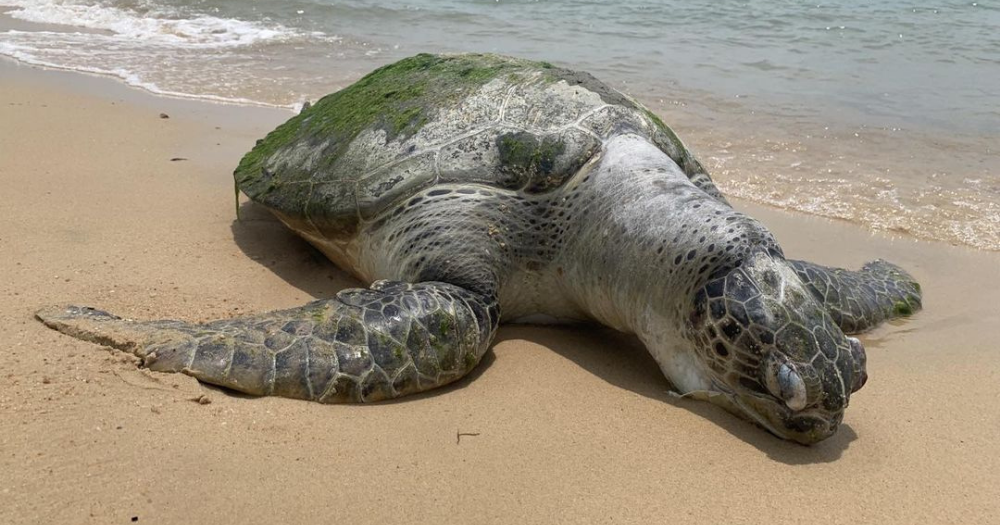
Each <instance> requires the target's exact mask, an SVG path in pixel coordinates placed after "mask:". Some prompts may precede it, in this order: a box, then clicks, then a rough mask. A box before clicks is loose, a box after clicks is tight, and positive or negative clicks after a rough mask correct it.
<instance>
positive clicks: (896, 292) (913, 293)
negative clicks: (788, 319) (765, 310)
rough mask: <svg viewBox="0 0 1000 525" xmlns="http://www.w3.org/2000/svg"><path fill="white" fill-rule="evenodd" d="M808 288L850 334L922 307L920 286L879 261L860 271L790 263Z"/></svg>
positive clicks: (887, 264) (904, 273)
mask: <svg viewBox="0 0 1000 525" xmlns="http://www.w3.org/2000/svg"><path fill="white" fill-rule="evenodd" d="M789 263H791V265H792V268H794V269H795V272H796V273H797V274H798V276H799V278H801V279H802V281H803V283H804V284H805V285H806V287H807V288H808V289H809V290H810V291H811V292H812V293H813V295H814V296H815V297H816V299H818V300H819V301H820V302H821V303H823V305H824V306H825V307H826V309H827V311H829V312H830V315H831V316H832V317H833V320H834V322H836V323H837V324H838V325H839V326H840V328H841V330H843V331H844V333H847V334H853V333H859V332H864V331H867V330H871V329H872V328H875V327H876V326H878V325H879V324H881V323H883V322H885V321H888V320H889V319H895V318H898V317H907V316H910V315H913V314H914V313H916V312H917V311H919V310H920V309H921V308H922V307H923V294H922V292H921V289H920V283H918V282H917V281H916V279H914V278H913V276H911V275H910V274H909V273H907V272H906V270H903V269H902V268H900V267H899V266H896V265H895V264H892V263H890V262H888V261H884V260H882V259H878V260H875V261H871V262H869V263H866V264H865V265H864V266H862V267H861V269H860V270H858V271H851V270H845V269H842V268H828V267H825V266H820V265H818V264H813V263H810V262H806V261H789Z"/></svg>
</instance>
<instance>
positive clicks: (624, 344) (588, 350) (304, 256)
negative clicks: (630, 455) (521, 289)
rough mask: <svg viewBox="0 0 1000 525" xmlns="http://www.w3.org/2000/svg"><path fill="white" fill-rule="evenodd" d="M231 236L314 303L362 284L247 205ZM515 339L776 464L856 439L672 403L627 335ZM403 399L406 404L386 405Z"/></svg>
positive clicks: (537, 330) (808, 458)
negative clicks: (791, 435)
mask: <svg viewBox="0 0 1000 525" xmlns="http://www.w3.org/2000/svg"><path fill="white" fill-rule="evenodd" d="M232 232H233V238H234V239H235V241H236V244H237V246H239V248H240V249H241V250H242V251H243V253H245V254H246V255H247V256H248V257H250V258H251V259H253V260H255V261H257V262H259V263H260V264H261V265H263V266H265V267H267V268H269V269H270V270H271V271H273V272H274V273H275V274H276V275H278V276H279V277H281V278H282V279H284V280H285V281H286V282H288V284H290V285H292V286H294V287H296V288H298V289H300V290H302V291H303V292H305V293H307V294H309V295H310V296H312V297H315V298H323V297H333V296H334V295H335V294H336V293H337V292H338V291H339V290H341V289H343V288H350V287H356V286H361V283H359V282H358V281H357V280H355V279H354V278H353V277H351V276H350V275H348V274H347V273H345V272H343V271H342V270H340V269H339V268H337V267H336V266H334V265H333V263H331V262H330V261H329V260H327V259H326V257H325V256H324V255H323V254H322V253H320V252H319V251H318V250H316V249H315V248H313V247H312V246H311V245H310V244H309V243H307V242H306V241H304V240H302V239H301V238H300V237H298V236H297V235H295V234H294V233H292V232H291V231H290V230H289V229H288V228H286V227H285V226H284V225H283V224H281V222H279V221H278V220H277V219H275V218H274V217H273V216H272V215H271V214H270V213H269V212H268V211H267V210H265V209H264V208H262V207H261V206H258V205H255V204H253V203H250V202H248V203H244V204H242V205H241V206H240V220H239V221H234V222H233V224H232ZM513 339H525V340H529V341H532V342H535V343H538V344H540V345H542V346H545V347H547V348H550V349H551V350H553V351H555V352H556V353H558V354H559V355H561V356H563V357H565V358H566V359H569V360H570V361H573V362H574V363H576V364H577V365H578V366H580V367H582V368H583V369H585V370H587V371H589V372H590V373H592V374H594V375H595V376H597V377H599V378H601V379H603V380H604V381H607V382H608V383H611V384H612V385H615V386H617V387H619V388H624V389H626V390H630V391H632V392H635V393H637V394H639V395H642V396H645V397H648V398H651V399H655V400H658V401H662V402H664V403H668V404H670V405H673V406H676V407H681V408H683V409H685V410H689V411H690V412H692V413H694V414H697V415H699V416H701V417H703V418H705V419H707V420H709V421H711V422H713V423H714V424H716V425H718V426H719V427H721V428H723V429H725V430H726V431H727V432H729V433H730V434H732V435H733V436H735V437H737V438H739V439H741V440H743V441H745V442H747V443H749V444H751V445H753V446H755V447H756V448H758V449H759V450H761V451H762V452H764V453H765V454H767V455H768V457H770V458H771V459H773V460H775V461H779V462H781V463H786V464H790V465H799V464H809V463H826V462H830V461H835V460H837V459H838V458H839V457H840V456H841V455H842V454H843V452H844V451H845V450H847V448H848V447H849V446H850V443H851V442H852V441H854V440H855V439H857V434H855V432H854V430H853V429H851V427H850V426H849V425H846V424H842V425H841V427H840V430H839V431H838V432H837V434H836V435H834V436H833V437H832V438H830V439H828V440H826V441H823V442H822V443H819V444H817V445H813V446H811V447H805V446H801V445H797V444H794V443H791V442H788V441H784V440H781V439H779V438H776V437H774V436H772V435H771V434H769V433H768V432H767V431H765V430H763V429H761V428H759V427H757V426H755V425H753V424H751V423H748V422H746V421H743V420H741V419H739V418H737V417H736V416H733V415H732V414H729V413H727V412H725V411H724V410H722V409H721V408H718V407H715V406H712V405H710V404H708V403H705V402H701V401H693V400H685V399H678V398H676V397H673V396H671V395H670V394H669V393H668V392H669V390H670V388H671V386H670V383H669V382H668V381H667V380H666V378H665V377H664V376H663V374H662V373H661V372H660V369H659V367H658V366H657V364H656V362H655V361H654V360H653V358H652V357H651V356H650V355H649V353H648V352H647V351H646V349H645V348H644V347H643V346H642V344H641V343H639V341H638V340H637V339H636V338H635V337H633V336H629V335H626V334H621V333H618V332H615V331H613V330H610V329H606V328H601V327H588V326H568V327H544V326H527V325H518V326H515V327H504V328H501V329H500V332H499V334H498V335H497V339H496V341H495V342H494V344H496V343H498V342H500V341H507V340H513ZM595 342H596V344H595ZM494 360H495V357H494V355H493V352H492V351H490V352H488V353H487V354H486V356H484V357H483V361H482V363H480V365H479V366H478V367H476V370H474V371H473V372H472V373H471V374H469V375H468V376H466V377H465V378H463V379H462V380H460V381H457V382H455V383H454V384H452V385H449V386H447V387H444V388H440V389H437V390H433V391H431V392H427V393H424V394H420V397H424V396H427V397H432V396H437V395H444V394H447V393H448V392H450V391H452V390H455V389H458V388H463V387H464V386H465V385H467V384H469V382H471V381H474V380H475V379H476V378H477V377H479V376H480V375H482V374H483V373H484V372H485V371H486V370H487V369H488V368H489V366H490V364H491V363H492V362H493V361H494ZM227 393H228V392H227ZM406 400H407V399H405V398H404V399H401V400H398V401H391V402H393V403H396V402H406Z"/></svg>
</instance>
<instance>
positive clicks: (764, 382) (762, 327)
mask: <svg viewBox="0 0 1000 525" xmlns="http://www.w3.org/2000/svg"><path fill="white" fill-rule="evenodd" d="M689 327H690V328H691V329H692V330H693V340H694V341H695V342H696V346H697V347H698V350H699V351H700V353H701V354H702V356H703V357H704V360H705V363H706V364H707V365H708V366H707V368H708V370H709V375H710V378H709V382H710V384H711V387H710V388H711V391H712V396H711V397H710V399H711V400H712V401H713V402H715V403H716V404H720V405H723V406H724V407H725V408H727V409H728V410H730V411H731V412H735V413H737V414H738V415H741V416H743V417H747V418H749V419H751V420H753V421H756V422H757V423H759V424H760V425H762V426H763V427H765V428H767V429H768V430H770V431H771V432H772V433H774V434H776V435H778V436H780V437H782V438H785V439H790V440H792V441H796V442H799V443H802V444H811V443H816V442H818V441H821V440H823V439H826V438H828V437H830V436H831V435H833V433H834V432H835V431H836V430H837V427H838V425H839V424H840V422H841V420H842V419H843V414H844V409H845V408H847V403H848V398H849V397H850V395H851V393H852V392H855V391H857V390H858V389H860V388H861V387H862V386H863V385H864V383H865V380H866V379H867V376H866V373H865V353H864V348H863V347H862V345H861V342H860V341H858V340H857V339H855V338H853V337H847V336H845V335H844V333H843V332H842V331H841V330H840V328H839V327H838V326H837V325H836V324H834V322H833V319H832V318H831V317H830V315H829V314H828V313H827V311H826V310H825V309H824V308H823V306H822V305H821V304H820V303H819V302H818V301H817V300H816V299H815V298H814V297H813V296H812V294H810V293H809V291H808V290H807V289H806V288H805V286H804V284H803V283H802V281H801V280H800V279H799V278H798V276H797V275H796V274H795V271H794V270H793V269H792V268H791V267H790V266H789V265H788V263H787V262H785V260H784V259H783V258H782V257H780V256H777V255H771V254H768V253H766V252H763V251H761V252H757V253H754V254H752V255H750V256H749V257H748V258H747V259H746V260H745V261H744V262H743V264H742V265H741V266H739V267H737V268H735V269H732V270H729V271H728V272H726V273H725V274H723V275H718V276H715V277H714V278H713V279H711V280H710V281H709V282H708V284H706V285H705V286H704V287H703V288H701V289H700V290H698V291H697V292H696V295H695V310H694V314H693V315H692V316H691V322H690V325H689ZM719 394H721V395H719Z"/></svg>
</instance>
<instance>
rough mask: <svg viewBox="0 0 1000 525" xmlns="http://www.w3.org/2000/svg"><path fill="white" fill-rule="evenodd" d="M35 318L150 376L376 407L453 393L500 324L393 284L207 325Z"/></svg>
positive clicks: (482, 301) (95, 313) (453, 294)
mask: <svg viewBox="0 0 1000 525" xmlns="http://www.w3.org/2000/svg"><path fill="white" fill-rule="evenodd" d="M36 315H37V317H38V318H39V319H40V320H41V321H42V322H43V323H45V324H46V325H47V326H49V327H51V328H54V329H56V330H59V331H60V332H63V333H65V334H67V335H71V336H73V337H76V338H78V339H83V340H86V341H91V342H95V343H98V344H103V345H107V346H111V347H113V348H117V349H119V350H123V351H126V352H130V353H133V354H135V355H136V356H138V357H140V358H142V359H143V363H144V365H145V366H147V367H149V368H150V369H151V370H154V371H159V372H181V373H184V374H187V375H190V376H193V377H195V378H197V379H198V380H200V381H204V382H206V383H211V384H215V385H219V386H222V387H226V388H230V389H233V390H237V391H240V392H244V393H247V394H251V395H261V396H263V395H277V396H283V397H292V398H299V399H311V400H315V401H319V402H323V403H337V402H365V401H379V400H382V399H390V398H395V397H400V396H404V395H407V394H412V393H416V392H422V391H425V390H430V389H432V388H436V387H438V386H442V385H445V384H448V383H451V382H452V381H455V380H457V379H459V378H461V377H462V376H464V375H465V374H466V373H468V372H469V371H470V370H472V368H474V367H475V366H476V364H477V363H479V361H480V359H481V358H482V356H483V354H484V353H485V352H486V350H487V348H489V344H490V341H491V340H492V339H493V334H494V333H495V332H496V327H497V324H498V321H499V311H498V309H497V305H496V301H495V299H493V298H487V297H483V296H482V295H480V294H477V293H474V292H470V291H468V290H465V289H464V288H460V287H458V286H454V285H451V284H447V283H440V282H423V283H417V284H408V283H401V282H389V281H380V282H377V283H375V284H373V285H372V288H371V289H367V290H366V289H351V290H345V291H342V292H340V293H339V294H337V297H336V298H335V299H329V300H321V301H314V302H312V303H309V304H307V305H305V306H302V307H299V308H293V309H290V310H281V311H276V312H270V313H266V314H262V315H259V316H254V317H245V318H240V319H232V320H223V321H215V322H211V323H206V324H191V323H184V322H180V321H150V322H138V321H132V320H127V319H122V318H120V317H116V316H114V315H111V314H108V313H106V312H102V311H99V310H94V309H92V308H83V307H76V306H69V307H57V308H48V309H44V310H41V311H39V312H38V313H37V314H36Z"/></svg>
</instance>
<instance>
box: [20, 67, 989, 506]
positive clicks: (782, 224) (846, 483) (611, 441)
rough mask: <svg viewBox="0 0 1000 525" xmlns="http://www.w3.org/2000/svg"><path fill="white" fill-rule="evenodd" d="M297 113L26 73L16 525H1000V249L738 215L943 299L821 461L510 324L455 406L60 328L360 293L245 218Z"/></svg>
mask: <svg viewBox="0 0 1000 525" xmlns="http://www.w3.org/2000/svg"><path fill="white" fill-rule="evenodd" d="M161 114H163V115H166V116H167V117H168V118H162V117H161ZM289 116H290V113H288V112H286V111H278V110H268V109H255V108H248V107H237V106H224V105H213V104H207V103H201V102H194V101H184V100H176V99H169V98H162V97H154V96H152V95H148V94H145V93H143V92H140V91H137V90H133V89H130V88H127V87H125V86H123V85H120V84H118V83H116V82H114V81H111V80H107V79H103V78H96V77H90V76H85V75H79V74H74V73H64V72H55V71H42V70H38V69H33V68H28V67H23V66H18V65H15V64H14V63H12V62H8V61H0V183H2V188H3V190H2V191H0V298H3V301H2V302H0V472H2V475H0V523H11V524H14V523H102V524H103V523H133V522H137V523H140V524H141V523H270V524H278V523H399V522H404V521H405V522H413V523H547V524H549V523H612V522H613V523H622V522H624V523H672V524H684V523H768V524H779V523H802V522H805V521H822V522H824V523H845V524H847V523H849V524H852V525H856V524H858V523H962V524H971V523H997V522H998V521H1000V454H998V453H997V450H998V448H1000V388H998V385H1000V352H998V350H1000V347H998V343H997V339H996V338H997V334H1000V310H998V308H997V301H998V299H1000V293H998V292H1000V284H998V283H1000V254H998V253H989V252H977V251H974V250H971V249H967V248H960V247H953V246H948V245H944V244H936V243H930V242H922V241H916V240H913V239H911V238H908V237H897V238H890V237H886V236H882V235H873V234H870V233H869V232H866V231H864V230H862V229H860V228H858V227H856V226H854V225H851V224H848V223H843V222H833V221H829V220H825V219H819V218H815V217H811V216H806V215H796V214H790V213H786V212H781V211H777V210H774V209H767V208H761V207H757V206H750V205H747V204H744V203H740V202H737V203H736V205H737V207H738V208H741V209H743V210H744V211H747V212H748V213H749V214H751V215H753V216H755V217H757V218H759V219H761V220H762V221H763V222H764V223H765V224H767V225H768V226H769V227H770V228H771V229H772V231H773V232H774V233H775V234H776V236H777V237H778V239H779V241H780V242H781V243H782V245H783V247H784V249H785V252H786V254H787V255H788V256H790V257H794V258H803V259H809V260H813V261H816V262H819V263H822V264H827V265H840V266H847V267H852V268H855V267H858V266H859V265H860V264H862V263H863V262H865V261H867V260H870V259H874V258H878V257H882V258H886V259H889V260H891V261H893V262H896V263H898V264H900V265H901V266H903V267H905V268H907V269H908V270H910V271H911V272H912V273H913V275H914V276H915V277H916V278H917V279H918V280H919V281H920V282H921V283H922V285H923V290H924V294H925V295H924V305H925V310H924V311H922V312H920V313H919V314H917V315H916V316H915V317H913V318H911V319H907V320H904V321H899V322H893V323H891V324H890V325H888V326H884V327H881V328H879V329H877V330H876V331H874V332H871V333H868V334H864V335H863V336H862V340H863V341H864V343H865V345H866V347H867V349H868V372H869V375H870V380H869V382H868V384H867V385H866V386H865V387H864V389H863V390H861V391H860V392H858V393H857V394H856V395H855V396H852V398H851V407H850V408H849V409H848V410H847V413H846V417H845V420H844V425H843V426H842V427H841V430H840V431H839V433H838V434H837V435H835V436H834V437H833V438H831V439H829V440H828V441H825V442H823V443H821V444H819V445H817V446H813V447H802V446H799V445H795V444H792V443H788V442H784V441H781V440H779V439H777V438H775V437H773V436H771V435H770V434H768V433H767V432H766V431H764V430H761V429H759V428H756V427H754V426H752V425H750V424H749V423H746V422H744V421H741V420H739V419H737V418H735V417H733V416H731V415H729V414H728V413H725V412H723V411H722V410H721V409H718V408H716V407H713V406H710V405H708V404H707V403H702V402H697V401H689V400H677V399H675V398H673V397H671V396H670V395H669V394H668V391H669V388H670V385H669V384H668V383H667V381H666V380H665V379H664V378H663V376H662V375H661V373H660V372H659V370H658V369H657V368H656V366H655V364H654V362H653V360H652V358H650V357H649V356H648V355H647V354H646V353H645V351H644V349H643V348H642V347H641V346H640V345H639V344H638V343H637V342H635V341H634V340H633V339H632V338H630V337H626V336H623V335H620V334H616V333H614V332H611V331H609V330H606V329H599V328H582V327H567V328H548V327H535V326H517V327H504V328H502V329H501V331H500V335H499V339H498V341H497V342H496V344H495V345H494V347H493V350H492V352H491V353H490V354H488V355H487V357H486V358H485V360H484V363H483V364H482V365H481V366H480V368H479V369H478V371H477V372H475V373H474V374H473V376H472V377H471V378H467V379H465V380H463V381H461V382H459V383H457V384H456V385H454V386H451V387H449V388H446V389H444V390H442V391H440V392H435V393H432V394H429V395H421V396H417V397H414V398H407V399H404V400H401V401H398V402H391V403H382V404H377V405H371V406H327V405H320V404H317V403H309V402H302V401H294V400H288V399H278V398H259V399H258V398H249V397H246V396H239V395H233V394H230V393H227V392H224V391H222V390H219V389H217V388H213V387H209V386H205V385H201V384H199V383H198V382H197V381H195V380H194V379H192V378H189V377H185V376H181V375H167V374H158V373H152V372H148V371H146V370H142V369H139V368H137V363H136V359H134V358H132V357H130V356H126V355H124V354H122V353H118V352H114V351H111V350H109V349H107V348H104V347H101V346H97V345H94V344H89V343H84V342H81V341H77V340H75V339H72V338H70V337H67V336H64V335H61V334H59V333H57V332H55V331H52V330H49V329H47V328H45V327H44V326H43V325H42V324H41V323H39V322H37V321H36V320H34V318H33V312H34V311H35V310H37V309H38V308H40V307H43V306H46V305H51V304H63V303H74V304H85V305H91V306H96V307H100V308H102V309H106V310H108V311H111V312H114V313H117V314H119V315H122V316H127V317H133V318H140V319H152V318H175V319H183V320H188V321H205V320H210V319H218V318H223V317H232V316H235V315H240V314H247V313H252V312H261V311H266V310H271V309H277V308H285V307H292V306H297V305H300V304H302V303H304V302H306V301H308V300H311V299H313V298H320V297H328V296H330V295H332V294H333V293H335V292H336V291H337V290H339V289H341V288H343V287H348V286H354V285H356V284H357V283H355V282H354V281H353V280H352V279H351V278H350V277H348V276H346V275H345V274H344V273H342V272H341V271H339V270H338V269H337V268H336V267H334V266H333V265H332V264H331V263H329V262H328V261H326V260H325V259H324V258H322V256H321V255H320V254H319V253H318V252H317V251H315V250H313V249H312V248H311V247H309V246H308V245H307V244H306V243H305V242H304V241H301V240H299V239H298V238H297V237H295V236H294V235H293V234H292V233H291V232H290V231H288V230H286V229H285V228H284V227H283V226H282V225H281V224H280V223H278V222H277V221H276V220H275V219H273V218H271V217H270V215H269V214H267V213H266V212H265V211H263V210H262V209H260V208H259V207H255V206H253V205H251V204H248V203H247V202H246V199H245V197H241V203H242V204H241V206H242V220H241V221H238V222H237V221H236V214H235V206H234V195H233V181H232V176H231V173H232V170H233V168H234V167H235V165H236V163H237V162H238V160H239V158H240V156H241V155H242V154H243V153H244V152H245V151H246V150H248V149H249V148H250V147H251V146H252V145H253V143H254V141H255V140H256V139H257V138H260V137H262V136H263V135H264V134H265V133H266V132H267V131H269V130H270V129H272V128H273V127H274V126H275V125H277V124H278V123H280V122H282V121H284V120H285V119H287V118H288V117H289ZM663 116H664V120H666V121H667V122H671V119H670V118H669V117H670V115H669V113H667V114H664V115H663ZM677 129H678V130H679V132H680V134H681V136H682V137H683V136H684V133H683V129H684V126H683V123H678V125H677ZM690 146H692V148H693V149H694V150H695V151H696V152H699V153H700V154H702V155H705V154H708V153H709V152H703V151H701V150H700V149H699V147H698V144H690ZM199 398H201V399H202V400H203V402H201V403H199V402H198V401H197V400H198V399H199ZM204 401H210V402H209V403H207V404H206V403H204ZM459 433H462V434H466V435H464V436H462V437H460V439H459V436H458V434H459Z"/></svg>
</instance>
